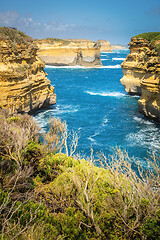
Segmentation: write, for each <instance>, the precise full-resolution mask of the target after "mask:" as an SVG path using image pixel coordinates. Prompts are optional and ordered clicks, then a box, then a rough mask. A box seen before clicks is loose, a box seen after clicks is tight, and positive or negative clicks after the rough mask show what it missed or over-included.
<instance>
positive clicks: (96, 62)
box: [36, 38, 102, 67]
mask: <svg viewBox="0 0 160 240" xmlns="http://www.w3.org/2000/svg"><path fill="white" fill-rule="evenodd" d="M36 43H37V45H38V47H39V50H38V55H39V56H40V57H41V58H42V60H43V61H44V62H45V63H46V64H48V65H53V66H75V65H79V66H84V67H94V66H101V65H102V63H101V57H100V45H99V44H98V43H96V42H92V41H89V40H83V39H75V40H74V39H67V40H62V39H55V38H50V39H43V40H38V41H36Z"/></svg>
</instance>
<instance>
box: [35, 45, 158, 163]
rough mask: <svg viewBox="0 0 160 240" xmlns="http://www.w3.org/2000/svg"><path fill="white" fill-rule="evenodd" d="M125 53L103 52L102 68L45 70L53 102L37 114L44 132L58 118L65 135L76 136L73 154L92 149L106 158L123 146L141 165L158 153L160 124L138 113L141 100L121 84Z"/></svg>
mask: <svg viewBox="0 0 160 240" xmlns="http://www.w3.org/2000/svg"><path fill="white" fill-rule="evenodd" d="M128 53H129V50H117V51H114V52H112V53H101V60H102V63H103V67H100V68H83V67H54V66H53V67H52V66H46V68H45V71H46V72H47V74H48V76H47V77H48V78H49V79H50V81H51V85H53V86H54V87H55V93H56V94H57V104H56V105H54V106H52V107H50V109H48V110H40V111H38V112H37V113H36V114H35V116H34V118H35V119H36V120H37V123H38V124H39V126H40V127H41V128H42V131H48V121H49V119H50V118H51V117H59V118H60V119H61V120H62V121H66V123H67V125H68V129H69V131H72V130H73V131H76V132H78V135H79V142H78V147H77V153H80V154H81V155H84V156H88V155H90V151H91V148H93V151H94V153H95V154H96V153H97V152H100V151H103V152H104V154H105V155H108V154H111V153H112V151H113V148H115V147H121V149H122V150H126V151H127V152H128V154H129V156H130V157H131V158H132V157H133V156H134V158H135V159H136V160H137V161H140V162H141V164H142V165H145V163H146V158H148V156H149V155H150V154H151V153H152V152H153V151H155V152H159V150H160V125H159V124H158V123H156V122H154V121H153V120H149V119H147V118H146V117H144V116H143V115H142V114H140V113H139V112H138V99H139V97H137V96H130V95H128V94H127V93H126V92H125V90H124V88H123V86H122V85H121V83H120V79H121V78H122V76H123V73H122V69H121V66H120V65H121V63H122V62H123V61H124V59H125V58H126V56H127V54H128Z"/></svg>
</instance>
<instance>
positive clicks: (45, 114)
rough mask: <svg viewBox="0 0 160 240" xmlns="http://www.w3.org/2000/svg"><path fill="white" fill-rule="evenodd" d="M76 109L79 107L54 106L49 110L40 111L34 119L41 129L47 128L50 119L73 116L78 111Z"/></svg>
mask: <svg viewBox="0 0 160 240" xmlns="http://www.w3.org/2000/svg"><path fill="white" fill-rule="evenodd" d="M78 108H79V106H74V105H56V107H54V108H51V109H49V110H45V111H40V112H39V113H37V115H36V117H34V118H35V120H36V121H37V123H38V125H39V126H40V127H41V128H42V129H43V128H45V127H46V126H47V124H48V121H49V119H50V118H51V117H54V116H57V115H58V116H59V115H63V114H73V113H75V112H77V111H78Z"/></svg>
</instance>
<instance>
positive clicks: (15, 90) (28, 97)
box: [0, 27, 56, 113]
mask: <svg viewBox="0 0 160 240" xmlns="http://www.w3.org/2000/svg"><path fill="white" fill-rule="evenodd" d="M0 50H1V51H0V92H1V94H0V105H1V107H6V108H9V110H10V112H11V113H14V112H33V111H35V110H37V109H40V108H42V107H47V106H49V105H53V104H55V103H56V95H55V94H54V88H53V87H52V86H50V81H49V80H48V79H47V77H46V73H45V71H44V67H45V65H44V63H43V61H42V60H41V59H39V58H38V57H37V46H36V45H35V43H33V40H32V38H30V37H29V36H27V35H25V34H24V33H22V32H20V31H18V30H17V29H12V28H8V27H2V28H0Z"/></svg>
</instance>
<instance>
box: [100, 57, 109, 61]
mask: <svg viewBox="0 0 160 240" xmlns="http://www.w3.org/2000/svg"><path fill="white" fill-rule="evenodd" d="M107 60H109V59H108V58H102V59H101V61H107Z"/></svg>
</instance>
